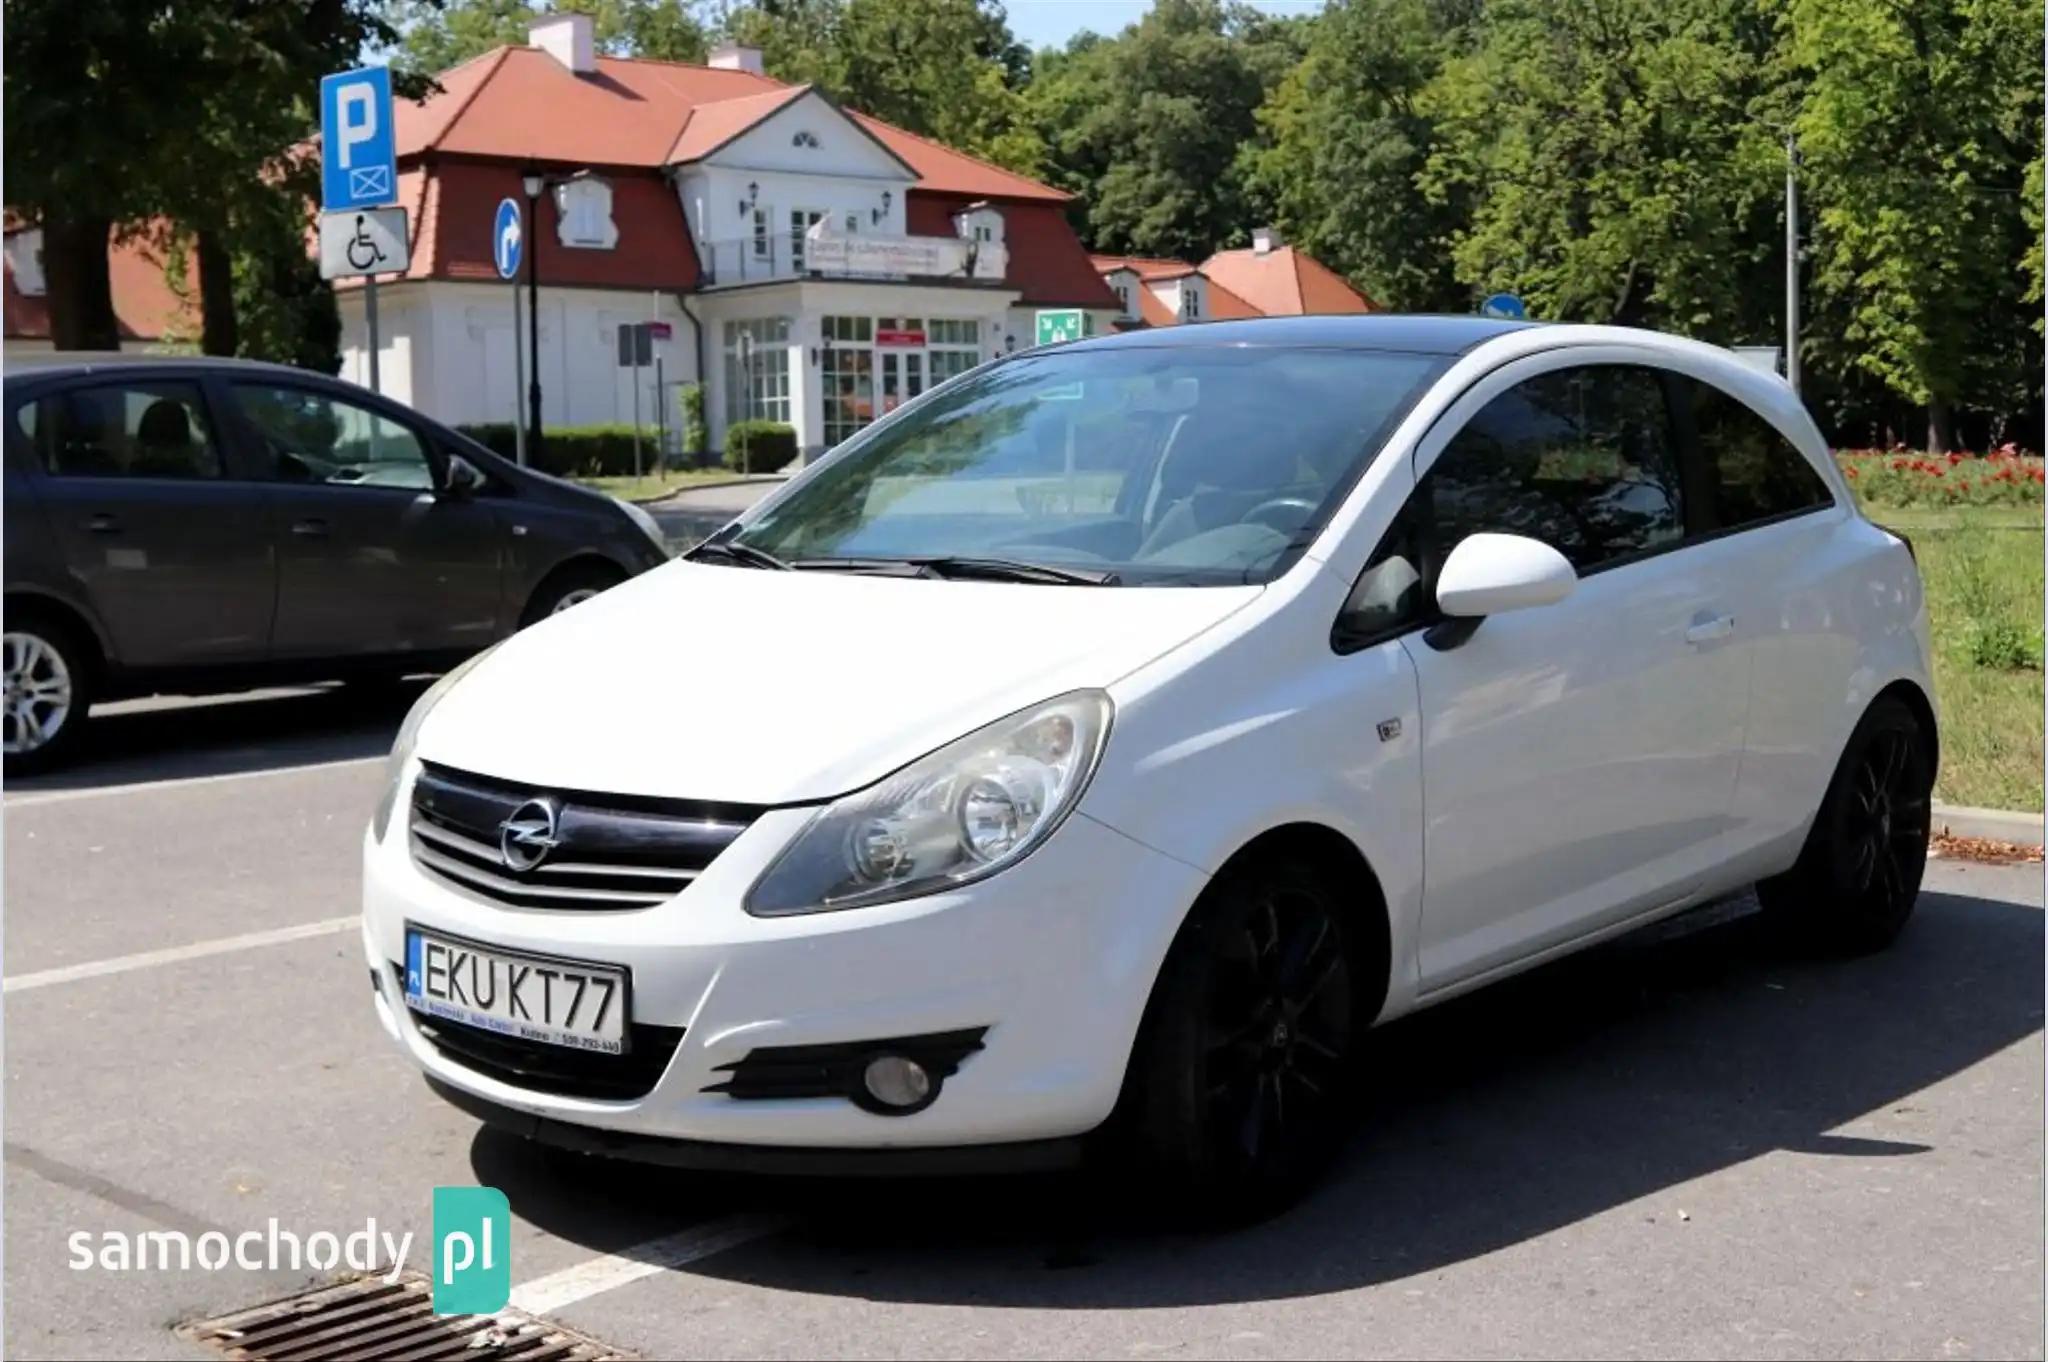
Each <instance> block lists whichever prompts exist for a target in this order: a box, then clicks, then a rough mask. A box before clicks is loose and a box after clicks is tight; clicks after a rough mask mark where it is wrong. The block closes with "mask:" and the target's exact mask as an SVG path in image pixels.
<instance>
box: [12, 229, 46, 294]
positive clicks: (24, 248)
mask: <svg viewBox="0 0 2048 1362" xmlns="http://www.w3.org/2000/svg"><path fill="white" fill-rule="evenodd" d="M7 263H8V264H9V265H10V266H12V267H13V270H14V290H15V292H17V293H19V294H20V295H21V296H22V297H24V298H40V297H42V296H43V295H44V294H45V293H47V292H49V287H50V286H49V283H48V281H47V280H45V279H44V278H43V229H42V228H40V227H30V228H28V229H27V230H25V231H20V232H16V233H14V234H13V235H12V236H10V237H8V238H7Z"/></svg>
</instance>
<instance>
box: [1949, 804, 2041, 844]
mask: <svg viewBox="0 0 2048 1362" xmlns="http://www.w3.org/2000/svg"><path fill="white" fill-rule="evenodd" d="M1934 830H1935V832H1936V833H1937V834H1940V833H1947V834H1948V835H1949V836H1951V837H1981V838H1983V839H1985V840H1986V841H1990V842H2011V843H2013V844H2014V845H2016V846H2024V847H2037V846H2042V845H2044V842H2048V839H2044V837H2043V835H2042V815H2041V814H2038V813H2017V812H2014V811H2013V810H2011V809H1973V808H1970V807H1968V806H1967V805H1963V804H1944V803H1942V802H1941V801H1940V800H1936V801H1935V803H1934Z"/></svg>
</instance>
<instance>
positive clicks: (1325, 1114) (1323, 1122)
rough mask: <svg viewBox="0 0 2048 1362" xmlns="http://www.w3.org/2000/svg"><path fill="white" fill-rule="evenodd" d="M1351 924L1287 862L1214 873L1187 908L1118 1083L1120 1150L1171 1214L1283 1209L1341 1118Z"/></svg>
mask: <svg viewBox="0 0 2048 1362" xmlns="http://www.w3.org/2000/svg"><path fill="white" fill-rule="evenodd" d="M1360 959H1361V957H1360V954H1359V951H1358V943H1357V941H1356V930H1355V927H1354V925H1353V924H1352V922H1351V921H1350V919H1349V918H1348V917H1347V915H1346V914H1345V913H1344V912H1343V911H1342V909H1341V908H1340V907H1339V906H1338V903H1337V901H1336V899H1335V897H1334V896H1333V895H1332V894H1331V893H1330V892H1329V890H1328V889H1327V888H1326V887H1325V886H1324V885H1323V884H1322V883H1321V881H1320V880H1318V878H1317V877H1316V876H1315V875H1314V874H1312V873H1311V872H1310V870H1309V869H1308V867H1306V866H1305V865H1301V864H1298V863H1285V862H1271V863H1266V864H1260V865H1252V866H1246V867H1243V868H1241V869H1236V870H1229V871H1226V872H1225V873H1224V874H1223V875H1221V876H1219V877H1218V878H1217V879H1216V880H1215V881H1214V882H1213V883H1211V885H1210V886H1209V887H1208V889H1206V890H1205V891H1204V892H1203V894H1202V896H1201V898H1200V900H1199V901H1198V902H1197V903H1196V904H1195V907H1194V909H1193V910H1192V911H1191V912H1190V913H1189V914H1188V918H1187V921H1186V922H1185V923H1184V924H1183V925H1182V927H1181V930H1180V932H1179V934H1178V935H1177V936H1176V937H1175V939H1174V943H1173V947H1172V949H1171V950H1170V951H1169V952H1168V954H1167V957H1166V962H1165V965H1164V966H1163V967H1162V969H1161V971H1160V977H1159V981H1158V983H1157V984H1156V985H1155V987H1154V989H1153V993H1152V998H1151V1001H1150V1003H1149V1005H1148V1006H1147V1009H1146V1015H1145V1020H1144V1023H1143V1025H1142V1026H1141V1028H1140V1031H1139V1037H1138V1043H1137V1046H1136V1048H1135V1049H1134V1051H1133V1054H1132V1059H1131V1067H1130V1070H1129V1072H1128V1074H1127V1076H1126V1079H1125V1091H1124V1097H1123V1102H1122V1104H1121V1111H1120V1118H1121V1120H1122V1122H1123V1124H1124V1126H1125V1130H1124V1132H1123V1133H1124V1136H1125V1141H1124V1142H1125V1144H1126V1146H1127V1147H1126V1150H1125V1152H1126V1153H1127V1154H1128V1155H1129V1156H1130V1157H1131V1159H1132V1161H1133V1167H1134V1171H1136V1172H1137V1173H1138V1174H1139V1176H1140V1179H1141V1182H1142V1184H1143V1185H1144V1186H1146V1187H1147V1188H1148V1189H1149V1190H1150V1191H1151V1192H1153V1193H1154V1194H1155V1195H1156V1196H1157V1197H1158V1200H1159V1204H1160V1205H1161V1206H1162V1207H1164V1208H1167V1209H1168V1210H1169V1211H1170V1213H1171V1214H1173V1215H1174V1216H1175V1217H1176V1218H1181V1219H1191V1220H1195V1221H1198V1222H1204V1223H1210V1224H1238V1223H1244V1222H1247V1221H1251V1220H1256V1219H1260V1218H1263V1217H1265V1216H1267V1215H1270V1214H1273V1213H1275V1212H1277V1211H1279V1210H1282V1209H1284V1208H1285V1207H1286V1206H1288V1205H1289V1204H1291V1203H1292V1202H1293V1201H1294V1200H1295V1199H1296V1198H1297V1197H1299V1196H1300V1195H1301V1193H1302V1192H1303V1191H1305V1190H1306V1189H1307V1188H1308V1187H1309V1186H1310V1185H1311V1184H1312V1183H1313V1182H1314V1181H1315V1179H1316V1178H1317V1177H1318V1175H1320V1174H1321V1173H1322V1171H1323V1170H1324V1168H1325V1167H1327V1166H1328V1164H1329V1162H1330V1160H1331V1159H1332V1157H1333V1156H1334V1155H1335V1153H1336V1151H1337V1149H1338V1148H1339V1147H1340V1145H1341V1142H1342V1137H1343V1135H1344V1132H1345V1131H1346V1129H1348V1127H1349V1124H1350V1118H1351V1115H1352V1112H1353V1101H1354V1097H1355V1093H1356V1090H1357V1088H1358V1086H1359V1085H1358V1082H1357V1078H1358V1073H1357V1070H1358V1057H1359V1055H1360V1052H1361V1042H1362V1040H1363V1034H1364V1030H1365V1024H1366V1021H1367V1020H1368V1019H1366V1018H1362V1017H1361V1016H1360V1010H1361V998H1362V996H1363V994H1364V992H1365V990H1364V989H1362V988H1361V975H1360V971H1359V961H1360Z"/></svg>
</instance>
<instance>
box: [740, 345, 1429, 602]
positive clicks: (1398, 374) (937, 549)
mask: <svg viewBox="0 0 2048 1362" xmlns="http://www.w3.org/2000/svg"><path fill="white" fill-rule="evenodd" d="M1445 363H1446V361H1445V360H1444V359H1443V357H1441V356H1438V355H1416V354H1405V353H1393V352H1386V351H1374V350H1337V349H1330V350H1311V349H1262V348H1254V347H1222V346H1219V347H1217V348H1215V349H1196V348H1190V347H1186V346H1172V347H1161V348H1158V349H1140V348H1133V349H1114V350H1079V351H1054V352H1049V353H1047V354H1043V355H1030V356H1026V357H1023V358H1020V359H1015V360H1010V361H1007V362H1005V363H1000V364H994V365H990V366H989V367H987V368H986V369H982V370H978V371H976V372H974V373H970V374H968V375H966V376H965V377H963V378H961V379H959V380H958V381H956V382H954V383H951V384H948V385H947V386H946V387H944V388H942V389H940V390H938V391H937V392H935V393H933V394H932V395H931V396H930V397H928V398H926V399H925V400H924V401H922V402H920V403H918V404H917V405H916V406H914V407H911V408H908V409H906V410H905V411H904V412H903V413H902V414H901V415H899V416H897V417H896V418H895V419H893V420H891V421H889V422H887V423H885V424H883V425H881V426H878V427H876V428H875V429H874V430H873V431H871V432H868V433H866V434H864V435H862V436H860V437H858V438H857V441H856V443H855V445H854V446H853V447H851V448H848V449H845V450H844V451H843V452H842V454H841V455H840V457H838V458H835V459H833V460H832V461H831V462H830V463H828V464H826V465H825V466H823V467H821V468H819V469H817V470H816V471H815V472H813V473H812V474H810V475H809V476H807V477H805V478H803V479H802V480H801V481H800V482H798V483H797V484H796V485H794V486H792V487H791V488H790V489H789V492H788V494H787V495H786V496H785V497H783V498H782V499H780V500H779V501H776V502H775V503H773V504H771V505H768V506H766V507H764V508H763V509H762V511H761V512H759V513H758V514H757V515H755V516H754V517H753V518H752V519H750V520H749V521H748V522H746V523H745V524H744V526H743V527H742V528H741V529H740V531H739V532H738V534H737V535H736V536H733V537H732V541H733V542H735V543H738V544H740V545H741V546H742V547H743V548H745V549H758V550H762V551H764V552H766V553H769V554H773V555H774V556H775V558H777V559H780V560H783V561H784V562H788V563H793V564H795V565H796V566H799V567H801V566H804V565H805V561H806V560H811V561H813V562H814V563H815V560H819V559H834V560H841V563H842V565H844V566H848V567H856V566H858V564H854V563H845V562H844V560H848V559H853V560H876V561H884V562H901V561H904V560H911V561H929V560H934V559H966V560H1002V561H1004V562H1009V563H1022V564H1031V565H1041V566H1048V567H1059V568H1069V569H1077V568H1080V569H1088V570H1090V571H1091V572H1097V573H1101V574H1102V575H1103V578H1104V580H1105V581H1106V582H1109V583H1113V584H1117V585H1146V584H1154V583H1173V584H1197V585H1221V584H1226V583H1228V584H1238V583H1244V582H1263V581H1266V580H1269V579H1270V578H1271V577H1273V576H1274V575H1275V574H1277V573H1279V572H1280V571H1282V570H1284V569H1285V568H1286V567H1287V566H1288V564H1290V563H1291V562H1292V561H1293V559H1294V557H1295V556H1296V554H1298V552H1299V551H1300V549H1302V548H1303V547H1305V546H1306V545H1307V544H1308V542H1309V540H1310V539H1311V538H1313V536H1314V534H1315V532H1316V531H1317V530H1318V529H1320V528H1321V527H1322V525H1323V522H1324V521H1325V520H1326V519H1327V518H1328V517H1329V515H1330V514H1331V512H1332V511H1334V509H1335V508H1336V505H1337V503H1338V502H1339V501H1340V500H1341V499H1342V497H1343V496H1344V493H1345V492H1346V491H1348V490H1349V488H1350V487H1351V485H1352V483H1353V481H1354V480H1355V479H1356V478H1357V476H1358V474H1359V472H1360V471H1361V470H1362V469H1363V468H1364V467H1365V465H1366V464H1367V463H1368V462H1369V461H1370V460H1371V458H1372V456H1373V455H1374V453H1376V452H1377V450H1378V449H1379V446H1380V444H1381V442H1382V441H1383V440H1384V439H1385V437H1386V434H1387V432H1388V431H1389V430H1391V429H1392V427H1393V424H1394V422H1395V421H1396V420H1397V419H1398V418H1399V416H1400V415H1401V413H1402V412H1404V411H1405V410H1406V409H1407V407H1408V405H1409V404H1410V402H1411V401H1412V400H1413V399H1414V397H1415V396H1416V394H1417V393H1419V392H1420V391H1421V390H1422V388H1423V387H1424V386H1425V385H1426V384H1427V383H1428V381H1429V380H1430V379H1431V378H1433V377H1434V376H1435V375H1436V374H1437V373H1438V372H1440V371H1441V369H1442V367H1443V366H1444V364H1445ZM816 565H819V566H823V564H816Z"/></svg>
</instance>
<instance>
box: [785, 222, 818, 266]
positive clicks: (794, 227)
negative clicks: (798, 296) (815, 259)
mask: <svg viewBox="0 0 2048 1362" xmlns="http://www.w3.org/2000/svg"><path fill="white" fill-rule="evenodd" d="M824 216H825V215H824V213H822V212H820V211H819V210H818V209H816V208H792V209H790V210H789V259H790V263H791V264H792V265H793V266H794V267H795V268H796V269H797V270H799V271H801V270H802V269H803V267H804V233H806V232H808V231H810V230H811V228H812V227H813V226H814V225H816V224H817V223H818V222H819V221H820V220H822V219H823V218H824Z"/></svg>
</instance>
